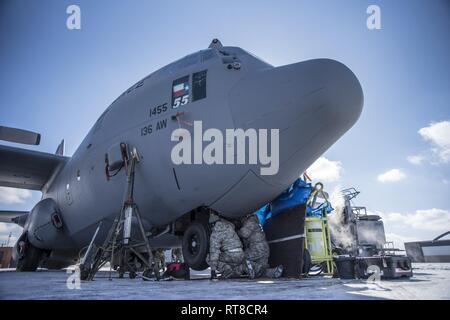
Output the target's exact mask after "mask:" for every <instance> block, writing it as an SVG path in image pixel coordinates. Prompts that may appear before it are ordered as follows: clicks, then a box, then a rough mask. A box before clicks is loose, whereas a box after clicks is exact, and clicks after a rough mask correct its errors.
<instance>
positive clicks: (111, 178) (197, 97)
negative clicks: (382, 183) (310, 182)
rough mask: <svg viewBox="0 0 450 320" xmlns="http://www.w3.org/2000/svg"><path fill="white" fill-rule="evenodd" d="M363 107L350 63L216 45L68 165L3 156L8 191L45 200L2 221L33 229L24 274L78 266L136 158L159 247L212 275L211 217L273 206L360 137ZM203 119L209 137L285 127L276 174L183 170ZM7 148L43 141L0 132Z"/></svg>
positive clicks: (123, 104)
mask: <svg viewBox="0 0 450 320" xmlns="http://www.w3.org/2000/svg"><path fill="white" fill-rule="evenodd" d="M362 106H363V92H362V88H361V85H360V83H359V81H358V79H357V78H356V76H355V75H354V74H353V72H352V71H351V70H350V69H349V68H347V67H346V66H345V65H343V64H342V63H340V62H337V61H334V60H330V59H314V60H308V61H303V62H299V63H294V64H290V65H285V66H280V67H274V66H272V65H270V64H268V63H266V62H264V61H262V60H261V59H259V58H257V57H255V56H254V55H252V54H251V53H249V52H247V51H245V50H243V49H241V48H239V47H228V46H222V44H221V43H220V41H218V40H217V39H214V40H213V42H212V43H211V45H210V46H209V48H207V49H205V50H200V51H198V52H196V53H193V54H190V55H188V56H186V57H184V58H182V59H180V60H178V61H175V62H173V63H171V64H169V65H167V66H165V67H163V68H161V69H159V70H157V71H155V72H153V73H152V74H150V75H149V76H147V77H145V78H144V79H142V80H141V81H139V82H137V83H136V84H134V85H133V86H131V87H130V88H129V89H128V90H126V91H125V92H124V93H122V94H121V95H120V96H119V97H118V98H117V99H116V100H115V101H114V102H113V103H112V104H111V105H110V106H109V107H108V108H106V110H105V111H104V112H103V114H102V115H101V116H100V118H99V119H98V120H97V122H96V123H95V125H94V126H93V127H92V129H91V130H90V132H89V133H88V135H87V136H86V138H85V139H84V140H83V142H82V143H81V145H80V146H79V147H78V149H77V150H76V152H75V153H74V154H73V156H71V157H67V156H64V143H62V144H61V145H60V146H59V147H58V149H57V151H56V154H49V153H43V152H37V151H31V150H27V149H22V148H16V147H11V146H0V186H6V187H13V188H23V189H30V190H40V191H41V192H42V199H41V201H39V202H38V203H37V204H36V205H35V207H34V208H33V209H32V210H31V211H30V212H14V211H1V212H0V221H3V222H12V223H16V224H18V225H20V226H22V227H23V234H22V235H21V236H20V238H19V240H18V241H17V244H16V247H15V251H16V256H17V259H18V266H17V270H19V271H33V270H36V268H37V267H39V266H43V267H48V268H63V267H66V266H68V265H72V264H75V263H76V262H77V260H78V257H79V253H80V250H81V249H82V248H84V247H86V246H87V245H88V244H89V242H90V241H91V239H92V237H93V234H94V232H95V231H96V229H97V226H98V225H99V222H100V221H103V223H102V226H104V227H102V228H101V229H100V230H99V234H98V237H97V238H96V242H98V243H99V244H101V243H102V241H103V239H105V238H106V235H107V233H108V229H109V228H108V226H110V225H112V222H113V220H114V217H115V216H117V212H118V211H119V210H120V208H121V207H122V203H121V202H122V196H123V191H124V188H125V174H124V170H122V168H123V161H121V156H124V154H125V153H128V152H129V150H131V149H132V148H133V149H136V150H138V152H139V154H140V162H139V165H137V166H136V178H135V187H134V198H135V201H136V204H137V205H139V210H140V213H141V216H142V220H143V224H144V228H145V230H146V231H148V235H149V240H150V243H151V246H152V247H153V248H174V247H180V246H181V247H182V249H183V254H184V258H185V261H186V262H187V263H188V264H189V265H190V267H192V268H193V269H196V270H201V269H205V268H206V267H207V265H206V263H205V257H206V254H207V252H208V247H207V243H208V238H207V237H208V232H207V221H208V214H209V212H210V210H211V209H212V210H214V211H215V212H218V213H219V214H220V215H222V216H224V217H226V218H237V217H240V216H243V215H245V214H248V213H250V212H254V211H255V210H257V209H258V208H260V207H261V206H262V205H263V204H265V203H267V202H269V201H271V200H272V199H274V198H275V197H276V196H278V195H279V194H280V193H281V192H282V191H284V190H285V189H286V188H287V187H288V186H289V185H290V184H292V183H293V182H294V181H295V180H296V179H297V178H298V177H299V175H300V174H301V173H302V172H303V171H304V170H305V169H307V168H308V167H309V166H310V165H311V164H312V163H313V162H314V161H315V160H316V159H317V158H318V157H319V156H321V155H322V154H323V153H324V152H325V151H326V150H327V149H328V148H329V147H330V146H331V145H333V144H334V143H335V142H336V141H337V140H338V139H339V138H340V137H341V136H342V135H343V134H344V133H345V132H346V131H347V130H349V129H350V127H352V125H353V124H354V123H355V122H356V121H357V119H358V118H359V116H360V114H361V111H362ZM198 121H201V123H202V127H203V130H206V129H208V128H216V129H218V130H220V131H223V132H225V130H226V129H238V128H241V129H243V130H247V129H255V130H259V129H268V130H271V129H278V134H279V136H278V138H279V165H278V167H277V170H276V174H266V175H265V174H262V173H261V171H260V167H259V166H258V164H255V163H249V164H245V163H242V164H235V165H229V164H228V165H220V164H209V163H203V162H202V163H200V164H198V163H197V164H195V163H194V164H191V165H188V164H181V165H179V164H174V162H173V160H172V158H171V152H172V148H173V146H174V144H175V142H174V141H173V139H172V133H173V132H174V130H176V129H177V128H178V129H179V128H183V129H186V130H188V131H189V132H191V131H193V130H194V129H193V123H194V122H198ZM0 139H2V140H6V141H11V142H16V143H25V144H39V140H40V135H39V134H37V133H33V132H29V131H25V130H20V129H13V128H8V127H0ZM123 146H126V147H125V148H123ZM246 152H247V154H246V156H247V157H248V156H251V155H249V154H248V152H249V151H248V150H247V151H246ZM125 156H126V155H125ZM122 160H123V159H122Z"/></svg>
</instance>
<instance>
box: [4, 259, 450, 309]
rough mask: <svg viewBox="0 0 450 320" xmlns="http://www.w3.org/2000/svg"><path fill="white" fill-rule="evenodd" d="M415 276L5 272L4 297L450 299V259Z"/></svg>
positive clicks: (425, 266)
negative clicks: (76, 278) (184, 277)
mask: <svg viewBox="0 0 450 320" xmlns="http://www.w3.org/2000/svg"><path fill="white" fill-rule="evenodd" d="M413 266H414V277H413V278H411V279H409V280H408V279H401V280H389V281H388V280H382V281H381V282H379V283H368V282H366V281H362V280H340V279H332V278H330V277H324V276H319V277H310V278H308V279H302V280H296V279H280V280H268V279H265V280H255V281H251V280H227V281H217V282H216V281H214V282H213V281H210V280H208V276H209V274H208V273H207V272H196V273H195V274H194V275H193V276H192V278H193V280H191V281H181V280H174V281H159V282H155V281H142V280H141V279H134V280H131V279H128V278H127V277H125V278H124V279H118V278H117V275H116V274H113V278H112V280H111V281H110V280H109V279H108V276H109V272H106V271H101V272H99V273H98V274H97V276H96V279H95V281H91V282H84V281H82V282H81V284H80V289H68V288H67V279H68V276H69V274H67V273H66V271H45V270H42V271H38V272H34V273H26V272H24V273H17V272H12V271H11V270H9V272H8V271H5V272H0V299H88V300H95V299H134V300H135V299H168V300H178V299H179V300H181V299H238V300H240V299H281V300H287V299H313V300H316V299H450V263H445V264H444V263H442V264H414V265H413Z"/></svg>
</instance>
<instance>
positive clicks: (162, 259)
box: [153, 249, 166, 272]
mask: <svg viewBox="0 0 450 320" xmlns="http://www.w3.org/2000/svg"><path fill="white" fill-rule="evenodd" d="M153 258H154V259H155V264H156V265H157V267H158V270H162V271H163V272H164V268H165V267H166V255H165V250H164V249H158V250H156V251H155V252H154V253H153Z"/></svg>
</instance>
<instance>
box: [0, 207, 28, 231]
mask: <svg viewBox="0 0 450 320" xmlns="http://www.w3.org/2000/svg"><path fill="white" fill-rule="evenodd" d="M28 213H29V212H28V211H4V210H0V222H6V223H15V224H18V225H19V226H21V227H23V226H24V224H25V221H26V220H27V217H28Z"/></svg>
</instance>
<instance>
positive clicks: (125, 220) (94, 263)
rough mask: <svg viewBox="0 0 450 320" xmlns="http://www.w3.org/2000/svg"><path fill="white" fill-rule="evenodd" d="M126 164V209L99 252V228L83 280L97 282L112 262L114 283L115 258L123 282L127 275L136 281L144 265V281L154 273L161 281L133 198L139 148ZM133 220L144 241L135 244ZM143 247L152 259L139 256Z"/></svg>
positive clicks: (82, 265) (83, 266) (83, 268)
mask: <svg viewBox="0 0 450 320" xmlns="http://www.w3.org/2000/svg"><path fill="white" fill-rule="evenodd" d="M124 161H125V164H127V162H130V164H129V166H128V167H127V166H125V168H126V169H127V187H126V191H125V195H124V201H123V206H122V209H121V210H120V212H119V214H118V215H117V216H116V217H115V219H114V222H113V224H112V226H111V228H110V229H109V232H108V235H107V237H106V239H105V241H104V243H103V245H102V246H101V247H99V248H97V249H96V250H93V249H92V247H93V243H94V240H95V238H96V236H97V233H98V230H99V228H100V224H99V226H98V227H97V230H96V232H95V234H94V237H93V238H92V240H91V243H90V245H89V247H88V249H87V251H86V254H85V255H84V257H83V258H82V259H81V263H80V274H81V280H93V279H94V277H95V274H96V273H97V272H98V270H100V268H101V267H102V266H104V265H105V264H106V263H107V262H110V275H109V279H110V280H111V272H112V268H113V265H114V259H115V258H117V259H118V261H119V277H120V278H122V277H123V275H124V273H125V272H127V271H128V273H129V276H130V278H132V279H133V278H135V277H136V273H137V271H138V270H137V269H138V268H137V264H138V263H140V264H143V265H144V266H145V267H144V272H143V278H144V279H145V278H147V277H148V276H150V275H151V273H152V272H153V273H154V274H155V278H156V280H159V279H160V275H159V270H158V266H157V265H156V264H155V261H154V258H153V253H152V250H151V247H150V243H149V241H148V238H147V236H146V234H145V230H144V226H143V224H142V219H141V215H140V213H139V209H138V206H137V205H136V203H135V202H134V198H133V192H134V173H135V165H136V163H138V162H139V161H140V158H139V154H138V153H137V150H136V148H134V149H133V152H132V154H131V160H128V159H126V160H124ZM133 217H134V218H136V221H137V223H138V226H139V233H140V235H141V237H142V241H136V240H133V239H132V237H131V235H132V232H131V226H132V220H133ZM139 247H141V248H142V247H145V253H147V254H148V257H145V256H144V255H143V254H142V253H141V252H139V250H138V248H139Z"/></svg>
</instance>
